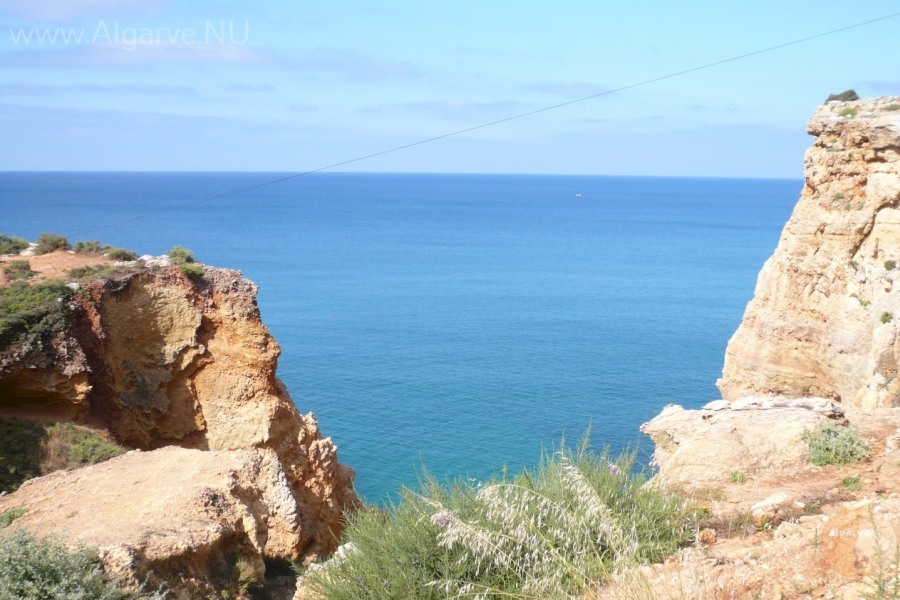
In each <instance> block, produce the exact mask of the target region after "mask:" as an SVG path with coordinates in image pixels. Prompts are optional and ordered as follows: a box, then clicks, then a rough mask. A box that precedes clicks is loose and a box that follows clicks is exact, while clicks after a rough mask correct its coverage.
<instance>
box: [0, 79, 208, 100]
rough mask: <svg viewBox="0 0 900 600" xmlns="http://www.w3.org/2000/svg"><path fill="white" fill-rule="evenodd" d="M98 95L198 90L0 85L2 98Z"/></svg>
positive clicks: (126, 85)
mask: <svg viewBox="0 0 900 600" xmlns="http://www.w3.org/2000/svg"><path fill="white" fill-rule="evenodd" d="M68 92H76V93H97V94H121V93H131V94H141V95H173V96H195V95H197V89H196V88H193V87H190V86H184V85H159V84H153V83H121V84H114V85H102V84H98V83H75V84H72V85H44V84H40V83H34V82H29V81H19V82H11V83H0V96H47V95H53V94H65V93H68Z"/></svg>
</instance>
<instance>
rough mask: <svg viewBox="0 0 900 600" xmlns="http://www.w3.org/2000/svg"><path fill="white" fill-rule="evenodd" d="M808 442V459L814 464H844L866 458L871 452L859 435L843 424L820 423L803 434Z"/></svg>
mask: <svg viewBox="0 0 900 600" xmlns="http://www.w3.org/2000/svg"><path fill="white" fill-rule="evenodd" d="M803 439H805V440H806V442H807V443H808V444H809V460H810V462H812V463H813V464H815V465H819V466H822V465H846V464H851V463H858V462H860V461H863V460H866V459H868V458H869V455H870V454H871V453H870V451H869V447H868V446H867V445H866V443H865V442H864V441H863V440H862V438H860V437H859V435H858V434H857V433H856V432H855V431H853V430H852V429H850V428H849V427H845V426H843V425H838V424H836V423H832V422H827V423H821V424H820V425H819V426H818V427H816V428H815V429H814V430H812V431H807V432H806V433H804V434H803Z"/></svg>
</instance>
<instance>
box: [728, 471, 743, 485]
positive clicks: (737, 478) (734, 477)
mask: <svg viewBox="0 0 900 600" xmlns="http://www.w3.org/2000/svg"><path fill="white" fill-rule="evenodd" d="M728 481H730V482H731V483H738V484H742V483H747V476H746V475H745V474H744V472H743V471H732V472H731V473H729V474H728Z"/></svg>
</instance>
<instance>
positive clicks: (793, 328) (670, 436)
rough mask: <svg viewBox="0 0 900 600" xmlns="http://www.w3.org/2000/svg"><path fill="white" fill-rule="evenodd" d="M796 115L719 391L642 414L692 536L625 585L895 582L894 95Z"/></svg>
mask: <svg viewBox="0 0 900 600" xmlns="http://www.w3.org/2000/svg"><path fill="white" fill-rule="evenodd" d="M808 130H809V133H810V134H812V135H813V136H815V141H814V143H813V146H812V147H811V148H810V149H809V150H808V151H807V153H806V160H805V174H806V179H805V184H804V187H803V191H802V193H801V197H800V200H799V202H798V203H797V206H796V208H795V209H794V212H793V214H792V215H791V218H790V220H789V222H788V223H787V225H786V226H785V228H784V231H783V233H782V236H781V239H780V242H779V244H778V247H777V249H776V250H775V253H774V254H773V256H772V257H771V258H770V259H769V260H768V261H767V262H766V263H765V265H764V267H763V269H762V271H761V273H760V275H759V280H758V283H757V286H756V291H755V294H754V297H753V299H752V300H751V302H750V303H749V305H748V307H747V310H746V312H745V314H744V318H743V321H742V322H741V324H740V327H739V329H738V330H737V332H736V333H735V334H734V336H733V337H732V339H731V341H730V342H729V344H728V348H727V351H726V356H725V366H724V371H723V375H722V378H721V379H720V380H719V382H718V386H719V389H720V390H721V392H722V396H723V399H722V400H717V401H714V402H710V403H708V404H707V405H705V406H703V407H702V408H700V409H699V410H685V409H684V408H683V407H681V406H677V405H669V406H666V407H665V408H664V409H663V410H662V412H661V413H660V414H659V415H658V416H657V417H655V418H654V419H653V420H651V421H650V422H648V423H645V424H644V425H643V426H642V427H641V431H642V432H644V433H645V434H647V435H648V436H650V437H651V439H652V440H653V442H654V444H655V446H656V448H655V451H654V463H655V465H656V466H657V467H658V472H657V474H656V477H655V480H656V482H657V484H659V485H660V486H662V487H664V488H666V489H670V490H674V491H676V492H677V493H679V494H680V495H681V497H682V498H684V499H685V502H686V503H688V504H689V505H693V506H694V508H693V509H694V510H700V511H702V513H703V514H708V515H711V517H712V518H711V519H710V520H709V525H710V527H709V528H708V529H706V530H705V531H704V530H700V531H698V535H697V540H696V545H695V546H694V547H693V548H686V549H682V550H681V551H680V552H679V553H678V554H677V555H676V556H674V557H671V559H670V560H668V561H666V562H665V563H664V564H661V565H653V566H644V567H641V568H640V569H636V570H635V572H633V573H631V574H630V575H631V576H634V577H636V578H637V579H638V580H639V581H640V583H641V585H642V586H643V587H642V594H643V596H642V597H651V598H652V597H673V596H671V595H670V594H673V590H676V591H675V592H674V595H677V596H678V597H692V598H693V597H696V598H701V597H703V598H720V597H729V598H731V597H735V598H737V597H741V598H743V597H755V598H804V599H805V598H810V599H811V598H834V599H843V600H859V599H861V598H888V597H891V598H893V597H896V590H897V589H898V588H897V585H898V581H900V577H898V571H897V561H898V553H897V548H900V493H898V491H897V490H898V485H900V408H898V406H900V381H896V378H897V375H898V368H900V365H898V360H900V341H898V319H900V295H898V294H900V289H898V287H897V285H895V280H897V279H898V273H900V271H898V270H897V268H898V266H900V98H880V99H875V100H858V101H850V102H842V101H837V102H831V101H829V102H826V103H825V105H823V106H821V107H819V109H818V110H817V111H816V113H815V115H814V116H813V117H812V118H811V119H810V121H809V127H808ZM896 283H897V284H898V285H900V280H898V281H896ZM735 524H736V525H737V528H735ZM890 590H893V595H892V594H891V591H890ZM608 597H610V598H613V597H620V596H616V595H615V594H611V595H610V596H608Z"/></svg>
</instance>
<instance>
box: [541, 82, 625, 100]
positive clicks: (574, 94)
mask: <svg viewBox="0 0 900 600" xmlns="http://www.w3.org/2000/svg"><path fill="white" fill-rule="evenodd" d="M527 89H528V90H529V91H533V92H539V93H541V94H547V95H550V96H560V97H562V98H565V99H566V100H574V99H577V98H587V97H588V96H594V95H596V94H602V93H603V92H608V91H609V90H610V88H609V87H607V86H604V85H598V84H596V83H590V82H587V81H545V82H542V83H535V84H533V85H529V86H528V87H527Z"/></svg>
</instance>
